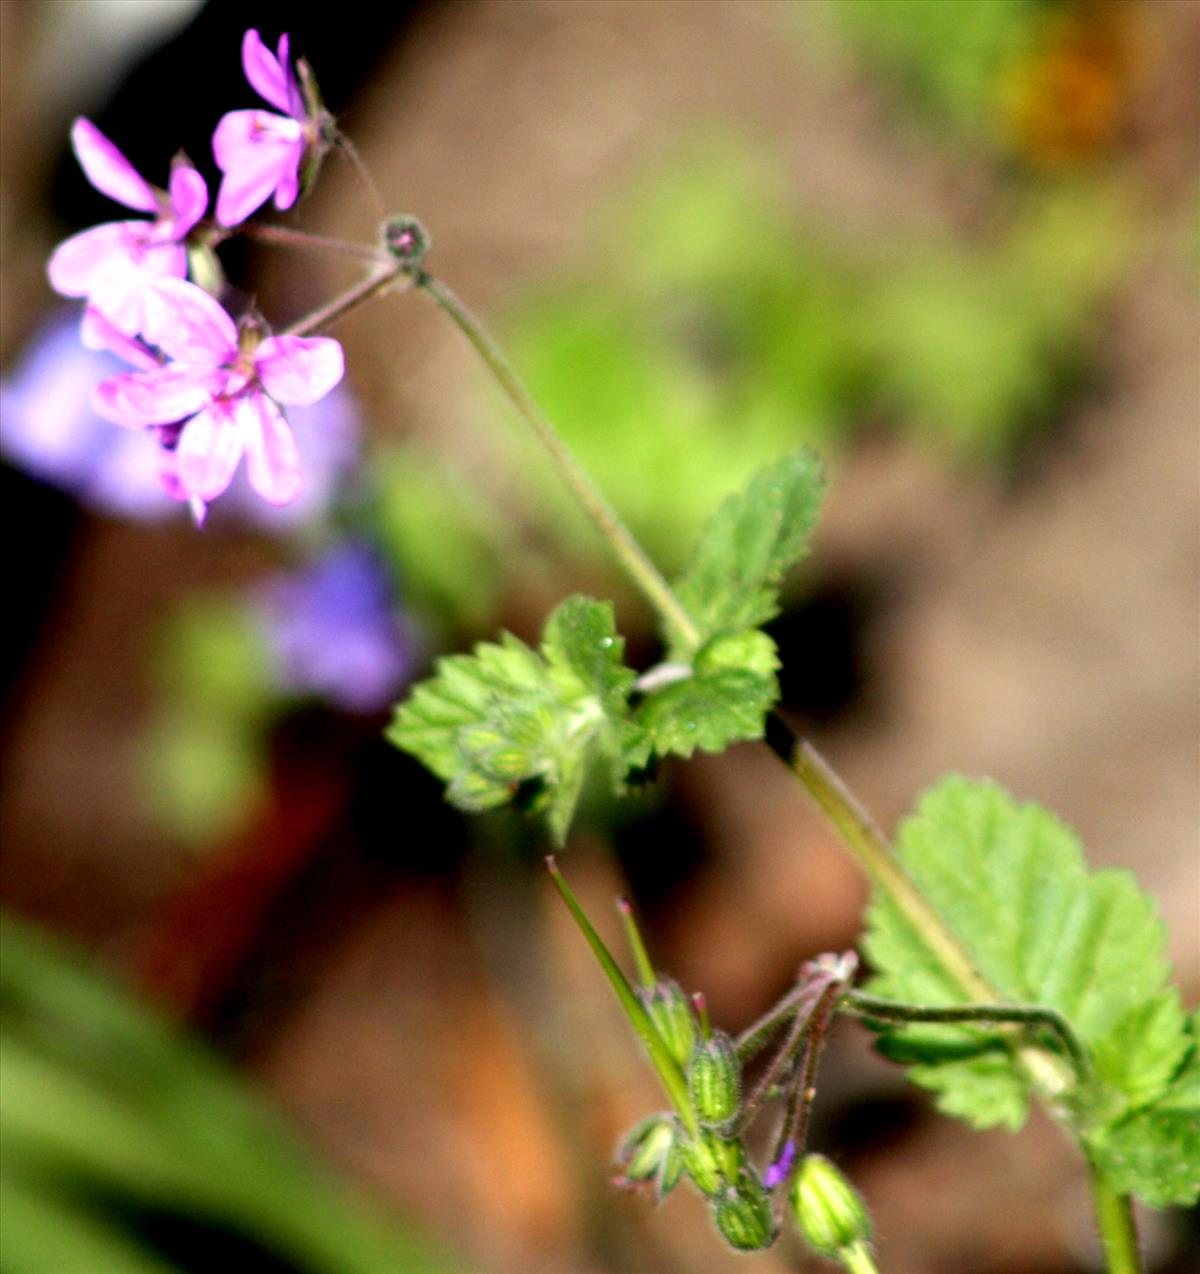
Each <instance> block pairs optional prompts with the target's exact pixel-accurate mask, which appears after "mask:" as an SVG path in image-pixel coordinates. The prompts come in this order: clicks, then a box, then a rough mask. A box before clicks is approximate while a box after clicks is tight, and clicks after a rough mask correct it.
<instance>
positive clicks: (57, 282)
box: [46, 221, 145, 296]
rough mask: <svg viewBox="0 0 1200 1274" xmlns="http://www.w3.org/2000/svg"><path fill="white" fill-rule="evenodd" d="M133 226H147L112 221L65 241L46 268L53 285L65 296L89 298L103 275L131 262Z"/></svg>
mask: <svg viewBox="0 0 1200 1274" xmlns="http://www.w3.org/2000/svg"><path fill="white" fill-rule="evenodd" d="M131 224H132V225H141V224H145V223H142V222H128V221H108V222H105V223H104V225H101V226H93V227H92V228H91V229H90V230H82V231H80V233H79V234H73V235H72V236H71V237H70V238H69V239H65V240H64V241H63V242H62V243H60V244H59V245H58V247H57V248H55V249H54V252H53V254H52V255H51V257H50V263H49V265H48V266H47V267H46V272H47V274H48V275H49V276H50V286H51V287H52V288H53V289H54V290H55V291H56V292H61V293H62V294H63V296H87V294H88V293H89V292H90V291H91V289H92V286H93V284H94V283H95V281H96V280H97V279H98V278H99V277H100V275H101V274H102V273H104V272H105V271H109V270H111V269H113V263H114V261H117V262H119V263H124V262H127V261H128V259H129V255H130V246H129V231H128V227H129V226H130V225H131Z"/></svg>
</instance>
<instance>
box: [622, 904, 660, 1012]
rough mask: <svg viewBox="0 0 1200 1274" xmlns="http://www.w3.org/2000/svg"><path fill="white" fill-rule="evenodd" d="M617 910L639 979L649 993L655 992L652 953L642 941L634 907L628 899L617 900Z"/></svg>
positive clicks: (655, 979) (655, 980)
mask: <svg viewBox="0 0 1200 1274" xmlns="http://www.w3.org/2000/svg"><path fill="white" fill-rule="evenodd" d="M617 910H618V911H619V912H620V913H621V923H622V924H624V926H625V940H626V941H627V942H628V943H629V949H630V951H632V952H633V963H634V964H635V965H636V966H637V971H638V977H639V978H641V980H642V985H643V986H644V987H645V988H646V990H647V991H652V990H654V984H655V983H656V982H657V981H658V979H657V978H656V977H655V976H654V966H653V965H652V964H651V963H650V953H649V952H648V951H647V950H646V943H645V942H644V941H643V939H642V931H641V929H639V928H638V922H637V921H636V920H635V919H634V915H633V906H632V904H631V903H630V901H629V899H628V898H618V899H617Z"/></svg>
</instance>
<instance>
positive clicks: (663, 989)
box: [638, 978, 696, 1066]
mask: <svg viewBox="0 0 1200 1274" xmlns="http://www.w3.org/2000/svg"><path fill="white" fill-rule="evenodd" d="M638 994H639V996H640V998H641V1001H642V1003H643V1004H644V1005H645V1006H646V1012H647V1013H649V1014H650V1020H651V1021H652V1022H653V1023H654V1025H655V1027H656V1028H657V1029H658V1033H659V1035H661V1036H662V1039H663V1043H664V1044H665V1045H666V1046H667V1051H668V1052H669V1053H670V1054H671V1056H672V1057H673V1058H674V1059H675V1060H676V1061H677V1062H678V1063H679V1065H680V1066H686V1065H687V1064H688V1060H689V1059H690V1058H691V1056H692V1045H693V1044H694V1043H695V1042H696V1018H695V1014H694V1013H693V1012H692V1002H691V1001H690V1000H689V999H688V997H687V996H686V995H684V993H683V988H682V987H681V986H680V985H679V983H678V982H675V981H674V980H673V979H671V978H659V980H658V981H657V982H656V983H655V984H654V986H652V987H650V988H649V989H644V990H642V991H639V992H638Z"/></svg>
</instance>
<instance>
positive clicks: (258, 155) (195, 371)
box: [49, 31, 344, 521]
mask: <svg viewBox="0 0 1200 1274" xmlns="http://www.w3.org/2000/svg"><path fill="white" fill-rule="evenodd" d="M242 66H243V68H244V70H245V73H246V78H247V79H248V80H249V81H250V84H251V85H252V86H253V88H254V89H255V90H256V91H257V92H258V93H259V95H260V96H261V97H263V98H264V100H266V101H267V102H269V103H270V104H271V105H272V106H274V107H276V108H278V110H280V111H282V112H284V114H282V115H277V114H275V113H273V112H271V111H264V110H244V111H230V112H229V113H228V114H227V115H225V116H224V117H223V118H222V119H221V120H220V122H219V123H218V124H217V128H216V131H215V133H214V134H213V157H214V159H215V160H216V164H217V167H218V168H219V169H220V171H221V174H222V178H221V185H220V189H219V190H218V191H217V200H216V209H215V213H216V221H217V223H218V225H219V226H220V227H225V228H228V227H232V226H236V225H238V224H240V223H241V222H243V221H244V220H245V219H246V218H247V217H249V216H250V215H251V214H252V213H254V212H255V211H256V210H257V209H258V208H259V207H261V206H262V205H263V204H264V203H265V202H266V201H267V200H268V199H270V198H271V196H272V195H273V196H274V200H275V206H276V207H277V208H279V209H281V210H282V209H286V208H290V207H291V206H292V205H293V204H294V203H295V202H296V199H297V197H298V196H299V193H300V186H301V176H302V168H303V166H304V165H305V164H306V163H307V162H309V161H310V160H312V159H314V158H316V157H319V154H320V150H321V148H322V147H323V146H324V145H325V144H326V142H325V137H324V135H323V134H324V125H325V120H326V117H325V115H324V112H323V111H322V110H321V108H320V103H319V101H317V100H316V94H315V91H314V90H312V89H311V87H310V86H309V85H308V84H306V85H305V86H304V88H305V91H302V88H301V86H300V85H298V84H297V81H296V76H295V73H294V72H293V70H292V66H291V63H290V61H289V57H288V37H287V36H286V35H284V36H282V37H281V39H280V41H279V46H278V52H277V53H274V54H273V53H272V52H271V51H270V50H269V49H268V48H267V47H266V46H265V45H264V44H263V42H262V40H261V38H260V37H259V34H258V32H257V31H247V32H246V35H245V37H244V39H243V41H242ZM71 143H72V146H73V148H74V150H75V154H76V156H77V157H78V159H79V163H80V165H81V167H82V168H83V171H84V173H85V174H86V175H87V178H88V180H89V181H90V182H91V184H92V185H93V186H95V187H96V189H97V190H99V191H101V192H102V193H104V194H106V195H108V196H109V198H111V199H115V200H116V201H117V202H118V203H121V204H124V205H125V206H126V207H128V208H133V209H135V210H137V211H139V212H145V213H151V214H153V217H154V219H153V220H151V221H146V220H135V221H115V222H110V223H108V224H105V225H101V226H95V227H94V228H92V229H91V230H85V231H83V232H82V233H81V234H77V235H74V236H73V237H72V238H70V239H68V240H66V242H64V243H62V244H60V245H59V247H58V248H57V249H56V250H55V252H54V254H53V256H52V257H51V258H50V264H49V275H50V282H51V284H52V285H53V287H54V288H55V290H56V291H58V292H61V293H62V294H63V295H65V296H72V297H83V298H85V299H86V306H85V309H84V317H83V325H82V331H81V335H82V339H83V343H84V344H85V345H87V346H88V347H89V348H92V349H107V350H111V351H112V352H113V353H116V354H118V355H120V357H121V358H123V359H124V360H125V361H126V362H128V363H130V364H131V365H132V366H133V367H135V368H137V369H138V370H136V371H130V372H124V373H121V374H119V375H115V376H110V377H109V378H108V379H106V380H104V381H102V382H101V383H100V384H99V385H98V386H97V387H96V391H95V395H94V405H95V408H96V410H97V411H98V412H99V413H100V415H102V416H104V417H105V418H106V419H108V420H111V421H114V422H115V423H116V424H118V425H124V426H126V427H127V428H134V429H142V428H151V429H153V430H155V431H156V433H157V437H158V441H159V443H160V452H161V456H162V477H163V482H164V485H165V486H166V488H167V490H168V491H169V492H170V493H171V494H172V495H173V496H175V497H176V498H177V499H180V500H186V501H187V502H188V503H189V504H190V505H191V507H192V510H193V512H194V513H195V516H196V518H197V520H198V521H199V520H202V519H203V516H204V510H205V508H206V506H207V504H208V503H209V502H210V501H212V500H214V499H215V498H216V497H217V496H219V495H220V494H221V492H223V491H224V490H225V489H226V487H228V485H229V483H230V481H231V479H232V478H233V475H234V471H235V470H236V469H237V466H238V463H239V462H240V460H241V458H242V456H243V455H244V456H245V457H246V466H247V475H248V477H249V480H250V483H251V485H252V486H253V488H254V489H255V490H256V491H257V492H258V494H259V495H261V496H262V497H263V499H265V500H267V501H269V502H270V503H272V504H287V503H289V502H290V501H292V500H294V499H295V497H296V496H297V495H298V494H299V492H300V488H301V484H302V478H301V473H300V464H299V460H298V457H297V454H296V444H295V440H294V439H293V437H292V432H291V430H290V428H289V427H288V424H287V421H286V419H285V418H284V415H283V412H282V411H281V410H280V405H281V404H283V405H286V406H297V407H299V406H307V405H309V404H311V403H314V402H316V401H317V400H318V399H320V398H323V397H324V396H325V395H326V394H327V393H328V392H329V391H330V390H331V389H332V388H333V387H334V386H335V385H336V384H337V383H338V382H339V381H340V380H341V378H342V373H343V369H344V363H343V357H342V348H341V346H340V345H339V344H338V342H337V341H335V340H331V339H330V338H328V337H305V336H295V335H286V334H285V335H279V336H271V335H269V334H268V333H267V331H266V329H265V327H264V325H263V324H262V322H261V320H260V319H258V318H257V317H256V316H247V317H246V318H244V319H242V321H241V323H240V324H238V323H235V322H234V320H233V319H232V318H231V317H230V316H229V314H228V313H226V311H225V310H224V308H223V307H222V306H221V305H220V304H219V302H218V301H217V300H216V299H214V297H212V296H211V295H209V293H208V292H206V291H205V290H204V289H203V288H201V287H199V286H198V285H197V284H196V283H193V282H189V281H188V248H189V241H192V242H197V243H198V231H199V229H200V228H201V225H202V219H203V217H204V214H205V211H206V209H207V205H208V188H207V186H206V185H205V182H204V178H203V177H202V176H201V175H200V173H199V172H197V171H196V169H195V168H193V167H192V166H191V165H190V164H189V163H188V162H187V161H186V160H185V159H182V158H180V159H177V160H176V161H175V163H174V165H173V167H172V170H171V176H170V181H169V183H168V189H167V190H165V191H163V190H158V189H156V188H155V187H154V186H152V185H150V183H149V182H148V181H146V180H145V179H144V178H143V177H142V176H141V175H140V174H139V173H138V172H137V171H136V170H135V169H134V167H133V165H132V164H130V162H129V161H128V160H127V159H126V158H125V156H124V155H122V154H121V152H120V151H119V150H118V149H117V148H116V147H115V146H114V145H113V144H112V142H110V141H109V140H108V138H107V137H105V136H104V134H103V133H101V132H100V130H99V129H98V128H96V126H95V125H94V124H92V123H90V122H89V121H88V120H86V119H78V120H76V121H75V124H74V126H73V128H72V130H71Z"/></svg>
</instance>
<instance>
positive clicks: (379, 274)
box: [283, 261, 408, 336]
mask: <svg viewBox="0 0 1200 1274" xmlns="http://www.w3.org/2000/svg"><path fill="white" fill-rule="evenodd" d="M407 278H408V272H407V271H406V270H405V269H404V267H403V266H402V265H401V264H400V263H399V262H398V261H393V262H391V263H390V264H388V265H385V266H384V267H383V268H382V269H380V270H377V271H376V272H375V273H374V274H371V275H368V276H367V277H366V278H365V279H363V280H362V281H361V282H359V283H356V284H355V285H354V286H353V287H350V288H347V289H346V291H345V292H343V293H342V294H341V296H337V297H334V299H333V300H332V301H330V302H329V304H328V305H323V306H321V308H320V309H317V310H313V312H312V313H311V314H307V315H305V317H304V318H302V319H300V320H299V322H296V323H293V324H292V325H291V326H290V327H288V328H285V329H284V333H283V334H284V335H286V336H307V335H308V334H309V333H310V332H316V331H320V330H321V329H322V328H326V327H330V326H332V325H333V324H334V323H336V322H337V321H338V320H339V319H343V318H345V317H346V315H347V314H349V313H351V311H353V310H357V309H358V307H359V306H360V305H364V304H365V303H366V302H367V301H370V300H371V299H372V298H373V297H376V296H379V295H380V293H382V292H386V291H387V290H388V289H389V288H391V287H395V286H396V284H397V283H398V282H399V281H400V280H401V279H405V280H406V281H407Z"/></svg>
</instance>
